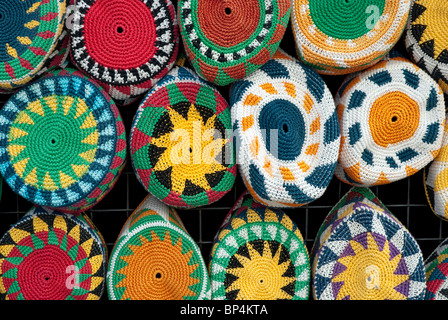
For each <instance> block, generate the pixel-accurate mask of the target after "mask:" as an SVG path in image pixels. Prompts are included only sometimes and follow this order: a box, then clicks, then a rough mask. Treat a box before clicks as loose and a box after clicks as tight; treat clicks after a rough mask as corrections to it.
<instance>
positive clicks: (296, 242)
mask: <svg viewBox="0 0 448 320" xmlns="http://www.w3.org/2000/svg"><path fill="white" fill-rule="evenodd" d="M209 272H210V279H211V283H212V298H213V299H216V300H276V299H282V300H307V299H308V295H309V284H310V263H309V257H308V251H307V249H306V246H305V243H304V241H303V237H302V234H301V233H300V230H299V229H298V228H297V226H296V225H295V223H294V222H293V221H292V220H291V219H290V218H289V217H288V216H287V215H286V214H285V213H284V212H283V211H281V210H279V209H270V208H267V207H265V206H263V205H261V204H258V203H257V202H255V201H254V200H253V198H252V197H251V196H250V194H249V193H246V194H243V196H241V198H240V199H239V200H238V202H237V203H236V204H235V206H234V207H233V209H232V210H231V211H230V212H229V214H228V216H227V217H226V219H225V221H224V223H223V225H222V227H221V228H220V230H219V232H218V234H217V235H216V237H215V240H214V245H213V248H212V251H211V254H210V265H209Z"/></svg>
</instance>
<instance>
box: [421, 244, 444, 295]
mask: <svg viewBox="0 0 448 320" xmlns="http://www.w3.org/2000/svg"><path fill="white" fill-rule="evenodd" d="M425 269H426V297H425V299H426V300H448V281H447V275H448V239H445V240H444V241H442V242H441V243H440V244H439V245H438V246H437V248H436V249H435V250H434V251H433V252H432V253H431V255H430V256H429V257H428V258H427V259H426V260H425Z"/></svg>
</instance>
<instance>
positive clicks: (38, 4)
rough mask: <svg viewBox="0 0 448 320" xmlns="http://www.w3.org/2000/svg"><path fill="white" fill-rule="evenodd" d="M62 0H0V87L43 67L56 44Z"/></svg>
mask: <svg viewBox="0 0 448 320" xmlns="http://www.w3.org/2000/svg"><path fill="white" fill-rule="evenodd" d="M65 9H66V0H45V1H41V0H7V1H0V30H1V31H2V32H1V34H0V89H1V90H3V91H4V90H8V91H9V90H12V89H14V88H17V87H20V86H23V85H25V84H27V83H28V82H29V81H31V80H32V79H33V78H35V77H36V76H37V75H38V73H39V71H41V70H42V69H46V68H47V67H48V64H46V62H47V61H48V60H49V59H50V60H52V58H51V57H52V55H53V52H54V50H55V49H56V48H57V47H58V46H59V44H60V40H61V39H60V37H61V34H62V32H63V28H64V22H65Z"/></svg>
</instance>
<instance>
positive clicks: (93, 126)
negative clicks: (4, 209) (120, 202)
mask: <svg viewBox="0 0 448 320" xmlns="http://www.w3.org/2000/svg"><path fill="white" fill-rule="evenodd" d="M0 119H1V120H0V132H1V134H0V163H1V165H0V172H1V174H2V175H3V177H4V179H5V181H6V182H7V183H8V184H9V186H10V187H11V189H12V190H13V191H14V192H16V193H17V194H19V195H21V196H22V197H24V198H25V199H27V200H28V201H30V202H33V203H35V204H37V205H41V206H46V207H51V208H56V209H58V210H59V211H63V212H70V213H79V212H83V211H85V210H87V209H89V208H91V207H92V206H94V205H95V204H96V203H98V201H100V200H101V199H102V198H103V197H104V196H105V195H106V194H107V192H108V191H109V190H110V189H111V188H112V186H113V185H114V184H115V182H116V181H117V179H118V176H119V174H120V173H121V170H122V168H123V167H124V163H125V157H126V136H125V135H126V133H125V129H124V125H123V121H122V119H121V116H120V114H119V112H118V109H117V107H116V106H115V104H114V102H113V101H112V100H111V99H110V97H109V96H108V95H107V93H106V92H105V91H104V90H103V89H101V88H100V87H99V86H98V85H97V84H95V83H94V82H93V81H90V80H89V79H88V78H86V77H85V76H83V75H82V74H81V73H80V72H78V71H74V70H70V69H66V70H58V71H54V72H52V73H50V74H49V75H47V76H46V77H44V78H42V79H40V80H39V81H37V82H35V83H33V84H32V85H29V86H27V87H25V88H23V89H21V90H20V91H18V92H17V93H16V94H14V95H13V96H12V97H11V98H10V99H9V100H8V102H7V103H6V104H5V106H4V107H3V109H2V110H1V111H0Z"/></svg>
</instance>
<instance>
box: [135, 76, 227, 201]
mask: <svg viewBox="0 0 448 320" xmlns="http://www.w3.org/2000/svg"><path fill="white" fill-rule="evenodd" d="M230 129H231V120H230V108H229V105H228V103H227V102H226V101H225V99H224V98H223V97H222V95H221V94H220V93H219V92H218V91H217V90H216V89H215V88H213V87H212V86H210V85H209V84H208V83H206V82H205V81H203V80H201V79H200V78H199V77H198V76H197V75H195V74H194V73H193V72H192V71H190V70H188V69H187V68H183V67H175V68H174V69H173V70H171V71H170V72H169V73H168V74H167V75H166V76H165V77H164V78H163V79H162V80H160V82H159V83H158V84H157V85H156V86H155V87H154V88H152V89H151V90H150V92H149V93H148V95H147V96H146V98H145V99H144V101H143V102H142V104H141V105H140V107H139V108H138V110H137V113H136V115H135V118H134V122H133V126H132V130H131V138H130V147H131V158H132V164H133V166H134V169H135V173H136V176H137V178H138V180H139V181H140V182H141V183H142V185H143V186H144V187H145V189H146V190H147V191H149V192H150V193H151V194H152V195H154V196H156V197H157V198H159V199H160V200H162V201H163V202H165V203H166V204H168V205H170V206H174V207H183V208H191V207H199V206H204V205H208V204H210V203H213V202H215V201H217V200H219V199H220V198H221V197H222V196H224V194H226V193H227V192H228V191H229V190H230V189H231V188H232V187H233V184H234V181H235V175H236V164H235V156H234V150H233V144H232V143H231V137H230V135H229V134H228V131H229V130H230Z"/></svg>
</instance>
